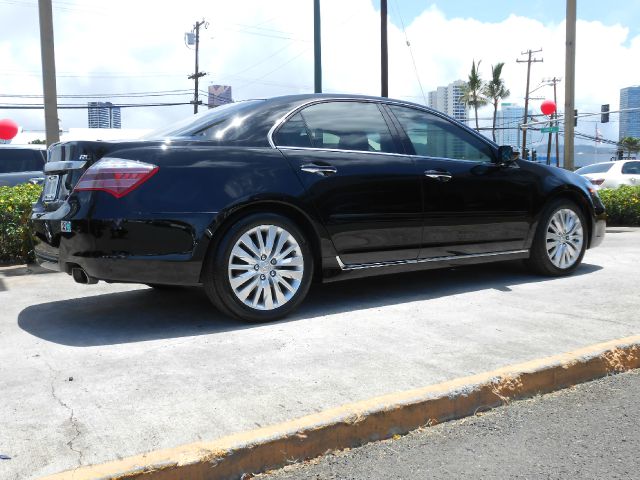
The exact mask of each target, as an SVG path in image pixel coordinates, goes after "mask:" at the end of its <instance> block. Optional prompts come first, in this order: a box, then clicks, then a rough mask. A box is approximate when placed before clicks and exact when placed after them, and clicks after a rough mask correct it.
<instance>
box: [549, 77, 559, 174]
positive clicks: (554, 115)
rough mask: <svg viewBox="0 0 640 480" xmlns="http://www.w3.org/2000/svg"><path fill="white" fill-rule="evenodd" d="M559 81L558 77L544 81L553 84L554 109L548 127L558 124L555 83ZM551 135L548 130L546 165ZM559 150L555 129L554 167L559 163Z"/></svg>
mask: <svg viewBox="0 0 640 480" xmlns="http://www.w3.org/2000/svg"><path fill="white" fill-rule="evenodd" d="M559 81H560V79H559V78H557V77H553V78H551V79H548V80H545V82H549V83H550V84H551V85H553V103H554V104H555V105H556V111H555V112H553V113H552V114H551V121H550V122H549V126H550V127H557V126H558V125H557V124H558V121H557V120H556V119H557V118H558V98H557V94H556V85H557V83H558V82H559ZM551 136H552V133H551V130H549V142H548V143H547V165H551V143H552V142H551ZM559 150H560V148H559V147H558V132H557V131H556V167H557V166H558V165H559V163H560V160H559V158H558V157H559V156H560V151H559Z"/></svg>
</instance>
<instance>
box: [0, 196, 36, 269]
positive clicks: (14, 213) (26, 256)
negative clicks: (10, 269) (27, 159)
mask: <svg viewBox="0 0 640 480" xmlns="http://www.w3.org/2000/svg"><path fill="white" fill-rule="evenodd" d="M41 191H42V187H41V186H40V185H32V184H25V185H17V186H15V187H0V263H10V262H31V261H33V260H34V256H33V245H34V238H33V234H32V232H31V229H30V226H29V216H30V215H31V204H32V203H33V202H35V201H36V200H38V197H39V196H40V192H41Z"/></svg>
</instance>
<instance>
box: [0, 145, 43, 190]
mask: <svg viewBox="0 0 640 480" xmlns="http://www.w3.org/2000/svg"><path fill="white" fill-rule="evenodd" d="M46 154H47V151H46V150H45V147H44V146H43V145H0V187H7V186H8V187H13V186H14V185H19V184H21V183H42V182H43V181H44V173H43V172H42V169H43V167H44V163H45V161H46Z"/></svg>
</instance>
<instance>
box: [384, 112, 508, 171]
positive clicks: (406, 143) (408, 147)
mask: <svg viewBox="0 0 640 480" xmlns="http://www.w3.org/2000/svg"><path fill="white" fill-rule="evenodd" d="M392 106H395V107H400V108H406V109H409V110H415V111H417V112H420V113H423V114H426V115H432V116H434V117H438V118H440V119H441V120H443V121H445V122H448V123H449V124H450V125H452V126H453V127H457V128H460V129H461V130H462V131H463V132H465V133H467V134H468V135H470V136H471V137H472V138H474V139H476V140H477V141H478V142H480V143H482V144H484V145H486V147H487V149H488V151H489V152H490V156H489V161H480V160H467V159H463V158H453V157H434V156H429V155H420V154H419V153H417V152H416V150H415V147H414V146H413V143H412V141H411V138H410V137H409V135H408V133H407V132H406V131H405V129H404V127H403V126H402V123H401V122H400V120H399V119H398V118H397V117H396V115H395V113H394V112H393V110H392V109H391V107H392ZM383 108H384V109H385V110H387V112H388V115H389V117H390V118H391V119H392V121H393V122H394V124H395V126H396V130H397V131H398V135H399V136H400V138H401V141H402V145H403V147H404V149H405V151H406V155H412V156H416V157H423V158H437V159H441V160H450V161H456V162H471V163H477V164H495V163H496V161H497V160H496V159H497V149H496V146H495V145H494V144H493V143H492V142H490V141H489V139H488V138H485V137H484V136H483V135H480V134H479V133H477V132H476V131H475V130H473V129H472V128H469V127H468V126H466V125H464V124H463V123H460V122H457V121H455V120H453V119H451V118H449V117H448V116H446V115H445V114H443V113H441V112H438V111H432V110H429V109H426V108H421V107H420V106H419V105H407V104H404V103H396V102H386V103H384V104H383Z"/></svg>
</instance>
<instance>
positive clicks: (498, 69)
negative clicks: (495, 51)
mask: <svg viewBox="0 0 640 480" xmlns="http://www.w3.org/2000/svg"><path fill="white" fill-rule="evenodd" d="M502 67H504V62H500V63H498V64H497V65H495V66H493V65H491V80H490V81H489V82H488V83H487V84H486V85H485V86H484V90H483V92H482V93H483V94H484V96H485V97H486V98H487V99H491V102H492V103H493V125H492V127H491V135H492V136H493V141H494V142H495V141H496V116H497V115H498V102H500V100H502V99H504V98H507V97H508V96H509V95H511V92H510V91H509V89H508V88H507V87H506V86H505V84H504V80H503V79H502V78H501V75H502ZM477 126H478V125H477V122H476V128H477Z"/></svg>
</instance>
